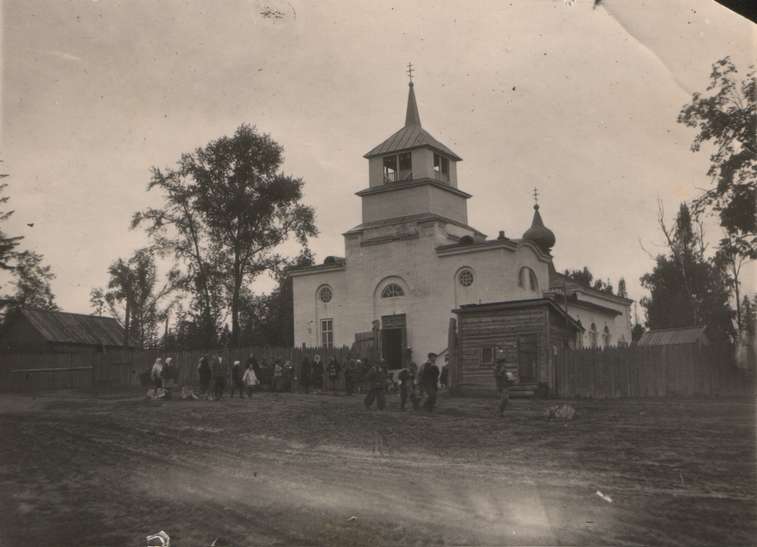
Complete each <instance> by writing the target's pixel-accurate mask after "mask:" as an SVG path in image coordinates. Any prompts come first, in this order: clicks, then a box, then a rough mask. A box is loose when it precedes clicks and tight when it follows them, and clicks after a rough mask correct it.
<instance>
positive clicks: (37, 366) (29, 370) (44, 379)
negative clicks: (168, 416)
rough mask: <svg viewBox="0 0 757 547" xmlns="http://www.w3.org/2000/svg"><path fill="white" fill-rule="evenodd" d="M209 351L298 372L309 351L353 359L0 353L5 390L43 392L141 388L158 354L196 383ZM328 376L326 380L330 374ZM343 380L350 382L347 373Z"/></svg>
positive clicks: (183, 380) (265, 350) (303, 352)
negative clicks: (199, 366) (200, 364)
mask: <svg viewBox="0 0 757 547" xmlns="http://www.w3.org/2000/svg"><path fill="white" fill-rule="evenodd" d="M204 353H209V354H211V353H212V354H217V355H221V356H222V357H223V359H224V362H225V363H229V364H231V363H233V362H234V361H235V360H239V361H241V362H242V364H244V363H245V362H246V360H247V358H248V357H249V355H250V353H254V354H255V356H256V358H257V360H258V363H260V364H261V365H262V366H266V365H269V366H272V365H273V363H274V361H275V360H276V359H281V360H282V361H284V362H286V361H292V364H293V365H294V366H295V371H296V374H297V375H299V369H300V365H301V363H302V361H303V359H304V358H305V357H306V356H307V357H308V359H309V360H310V361H311V362H312V361H313V357H314V356H315V355H316V354H319V355H320V356H321V361H322V363H323V365H324V375H325V366H326V363H327V362H328V361H329V359H330V358H331V357H336V359H337V360H338V361H339V362H340V363H341V364H342V366H344V363H345V362H346V361H347V360H348V359H350V357H352V356H351V354H350V349H349V348H347V347H343V348H334V349H331V350H324V349H323V348H308V347H300V348H281V347H244V348H233V349H223V350H211V351H206V350H194V351H181V352H174V353H165V352H162V351H160V350H114V351H107V352H105V353H34V354H29V353H16V354H14V353H0V391H12V392H37V391H44V390H56V389H84V390H90V389H95V390H110V389H123V388H138V387H139V386H140V380H139V376H140V374H141V373H142V372H144V371H149V370H150V368H151V367H152V365H153V363H154V362H155V359H156V358H158V357H162V358H164V359H165V358H166V357H172V358H173V360H174V363H175V364H176V366H177V368H178V371H179V378H178V383H179V384H181V385H183V384H191V385H194V384H196V383H197V382H198V379H197V363H198V362H199V360H200V357H201V356H202V355H203V354H204ZM324 380H325V379H324ZM339 385H340V387H341V388H343V387H344V374H343V372H342V373H341V374H340V378H339Z"/></svg>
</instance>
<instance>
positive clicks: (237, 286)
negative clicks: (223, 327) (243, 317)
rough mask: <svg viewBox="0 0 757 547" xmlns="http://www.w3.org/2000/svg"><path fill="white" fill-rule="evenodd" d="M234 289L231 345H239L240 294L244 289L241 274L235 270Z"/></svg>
mask: <svg viewBox="0 0 757 547" xmlns="http://www.w3.org/2000/svg"><path fill="white" fill-rule="evenodd" d="M234 273H235V275H234V290H233V292H232V295H231V346H232V347H237V346H238V345H239V295H240V293H241V289H242V279H241V276H239V275H238V274H237V272H234Z"/></svg>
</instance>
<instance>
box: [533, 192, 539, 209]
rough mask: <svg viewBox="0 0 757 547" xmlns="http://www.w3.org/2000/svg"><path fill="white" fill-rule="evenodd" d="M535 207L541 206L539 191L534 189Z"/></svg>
mask: <svg viewBox="0 0 757 547" xmlns="http://www.w3.org/2000/svg"><path fill="white" fill-rule="evenodd" d="M534 205H539V189H538V188H534Z"/></svg>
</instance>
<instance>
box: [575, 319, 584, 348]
mask: <svg viewBox="0 0 757 547" xmlns="http://www.w3.org/2000/svg"><path fill="white" fill-rule="evenodd" d="M576 323H578V326H579V329H578V334H577V335H576V345H577V346H578V347H579V348H582V347H583V346H584V329H583V324H581V320H580V319H579V320H578V321H576Z"/></svg>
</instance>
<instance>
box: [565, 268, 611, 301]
mask: <svg viewBox="0 0 757 547" xmlns="http://www.w3.org/2000/svg"><path fill="white" fill-rule="evenodd" d="M564 275H565V277H567V278H568V279H570V280H571V281H575V282H576V283H579V284H581V285H583V286H585V287H589V288H591V289H594V290H597V291H600V292H603V293H606V294H615V293H614V288H613V286H612V282H611V281H610V280H609V279H608V280H607V281H604V280H602V279H600V278H597V279H594V274H592V273H591V271H590V270H589V268H588V267H586V266H584V267H583V268H582V269H580V270H565V274H564Z"/></svg>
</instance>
